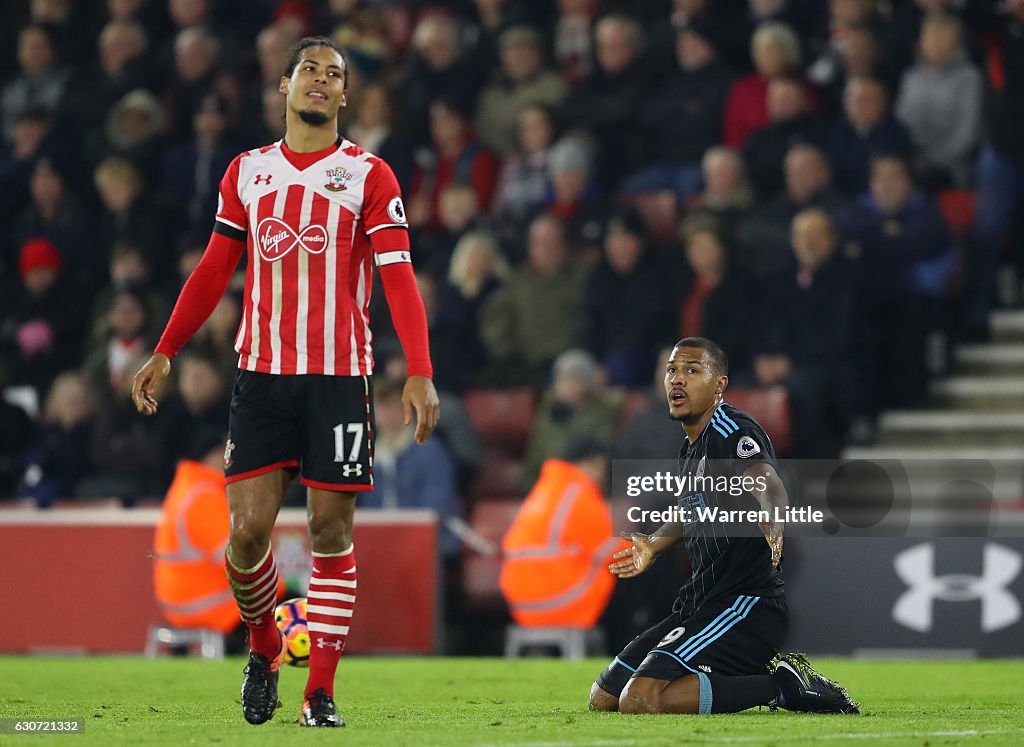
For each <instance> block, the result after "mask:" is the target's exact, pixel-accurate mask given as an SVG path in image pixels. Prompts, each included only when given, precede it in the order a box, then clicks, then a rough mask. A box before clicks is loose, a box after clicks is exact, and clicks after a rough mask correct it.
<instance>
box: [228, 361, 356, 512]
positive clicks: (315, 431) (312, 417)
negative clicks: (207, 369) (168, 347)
mask: <svg viewBox="0 0 1024 747" xmlns="http://www.w3.org/2000/svg"><path fill="white" fill-rule="evenodd" d="M279 469H298V470H300V472H301V475H302V484H303V485H308V486H310V487H314V488H323V489H325V490H337V491H340V492H349V491H365V490H373V384H372V382H371V381H370V377H368V376H316V375H304V376H284V375H278V374H265V373H256V372H254V371H239V372H238V375H237V376H236V377H235V385H234V387H233V388H232V390H231V413H230V416H229V418H228V443H227V446H226V448H225V451H224V475H225V477H226V479H227V481H228V482H229V483H231V482H237V481H238V480H244V479H246V478H249V477H256V476H257V475H263V474H266V473H268V472H273V471H275V470H279Z"/></svg>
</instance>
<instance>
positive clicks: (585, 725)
mask: <svg viewBox="0 0 1024 747" xmlns="http://www.w3.org/2000/svg"><path fill="white" fill-rule="evenodd" d="M604 664H605V662H604V661H603V660H597V659H592V660H588V661H571V662H570V661H561V660H557V659H520V660H516V661H504V660H500V659H443V658H436V659H435V658H420V659H389V658H357V657H352V658H350V659H347V660H343V662H342V666H341V671H340V673H339V678H338V690H337V692H338V703H339V708H340V710H341V713H342V715H343V716H344V718H345V719H346V720H347V721H348V724H349V726H348V728H347V729H345V730H344V732H342V733H341V734H338V733H336V732H332V731H329V730H324V731H306V730H300V728H299V727H298V725H297V718H298V709H299V704H300V698H301V693H302V686H303V684H304V683H305V670H299V669H287V668H286V669H285V671H284V672H283V674H282V677H281V699H282V700H283V701H284V707H283V708H282V709H280V710H279V711H278V712H277V716H276V717H275V718H274V719H273V720H272V721H271V722H270V723H267V724H264V725H263V726H259V727H254V726H249V725H248V724H246V723H245V722H244V720H243V719H242V713H241V708H240V706H239V705H238V690H239V685H240V683H241V676H242V667H243V665H244V662H243V661H242V660H241V659H228V660H226V661H220V662H211V661H203V660H199V659H186V658H177V659H171V658H164V659H160V660H157V661H147V660H145V659H141V658H105V657H98V658H84V659H47V658H20V657H0V718H12V717H20V718H24V717H40V718H42V717H49V718H84V719H85V732H84V734H83V735H81V736H69V735H59V736H52V737H44V736H28V735H24V736H12V735H0V745H21V744H33V745H35V744H62V745H64V744H66V745H75V746H76V747H79V746H84V745H105V744H109V743H116V744H130V745H186V744H197V745H204V744H212V745H246V746H248V745H263V744H266V745H283V744H287V745H291V744H313V743H317V744H328V743H331V744H344V745H388V746H390V745H416V746H419V745H512V744H517V745H532V746H533V747H559V746H560V745H576V744H579V745H609V746H611V745H615V746H618V745H626V744H643V745H645V747H646V746H651V745H675V744H680V743H707V744H741V745H744V744H748V745H762V744H763V745H790V744H808V743H815V742H820V743H823V744H884V745H947V744H970V745H975V744H976V745H1021V744H1024V662H1021V661H982V662H869V661H848V660H834V659H833V660H825V659H823V660H817V661H815V664H816V665H818V668H819V669H820V670H821V671H823V672H824V673H826V674H828V675H830V676H832V677H833V678H835V679H837V680H838V681H840V682H842V683H843V684H844V685H846V686H847V687H848V689H849V690H850V692H851V694H853V695H854V697H855V698H856V699H858V700H860V701H861V703H862V705H861V708H862V712H863V715H861V716H815V715H807V714H794V713H787V712H783V711H780V712H777V713H769V712H768V711H767V710H762V711H757V710H754V711H748V712H746V713H741V714H726V715H716V716H623V715H620V714H609V713H590V712H589V711H588V710H587V708H586V698H587V693H588V691H589V688H590V683H591V682H592V681H593V680H594V677H595V676H596V675H597V673H598V672H599V671H600V669H601V667H602V666H604ZM324 732H327V733H324Z"/></svg>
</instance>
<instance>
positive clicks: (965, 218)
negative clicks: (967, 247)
mask: <svg viewBox="0 0 1024 747" xmlns="http://www.w3.org/2000/svg"><path fill="white" fill-rule="evenodd" d="M938 201H939V209H940V210H942V215H943V216H944V217H945V219H946V223H948V224H949V228H950V230H951V231H952V232H953V233H954V234H955V235H956V236H957V237H958V238H963V237H964V236H966V235H967V233H968V232H969V231H970V230H971V227H972V226H973V225H974V214H975V211H976V208H977V199H976V195H975V193H974V190H972V189H947V190H944V191H942V192H939V195H938Z"/></svg>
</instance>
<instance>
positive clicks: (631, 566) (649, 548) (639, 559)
mask: <svg viewBox="0 0 1024 747" xmlns="http://www.w3.org/2000/svg"><path fill="white" fill-rule="evenodd" d="M622 536H623V537H625V538H626V539H628V540H632V542H633V546H632V547H627V548H626V549H625V550H620V551H619V552H617V553H615V554H614V555H612V559H613V560H614V561H615V562H614V563H612V564H611V565H609V566H608V570H609V571H611V572H612V573H614V574H615V575H616V576H618V577H619V578H632V577H633V576H639V575H640V574H641V573H643V572H644V571H646V570H647V569H648V568H650V567H651V566H652V565H653V564H654V559H655V558H656V557H657V553H656V552H655V550H654V547H653V545H652V542H651V537H649V536H648V535H646V534H640V532H633V533H632V534H627V533H625V532H623V533H622Z"/></svg>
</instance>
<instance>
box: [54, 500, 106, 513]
mask: <svg viewBox="0 0 1024 747" xmlns="http://www.w3.org/2000/svg"><path fill="white" fill-rule="evenodd" d="M53 508H63V509H73V510H76V511H88V510H90V509H92V510H94V511H95V510H108V511H109V510H113V509H121V508H124V504H122V503H121V499H120V498H61V499H59V500H56V501H54V502H53Z"/></svg>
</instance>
